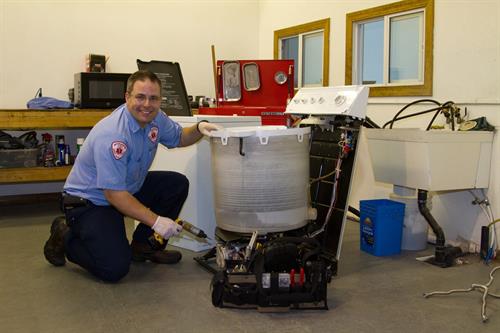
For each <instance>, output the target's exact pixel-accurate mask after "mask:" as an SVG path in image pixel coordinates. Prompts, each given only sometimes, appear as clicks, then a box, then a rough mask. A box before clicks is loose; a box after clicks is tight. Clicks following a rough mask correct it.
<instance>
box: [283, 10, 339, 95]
mask: <svg viewBox="0 0 500 333" xmlns="http://www.w3.org/2000/svg"><path fill="white" fill-rule="evenodd" d="M319 31H323V73H322V75H323V82H322V86H323V87H328V85H329V83H330V79H329V72H330V18H327V19H323V20H318V21H314V22H309V23H304V24H300V25H296V26H293V27H289V28H284V29H280V30H275V31H274V52H273V56H274V59H276V60H278V59H280V40H281V39H284V38H290V37H294V36H299V35H304V34H311V33H316V32H319ZM299 67H300V66H298V64H294V71H297V69H298V68H299ZM299 75H300V76H301V75H302V73H299ZM299 82H302V80H299ZM294 88H295V87H294ZM300 88H301V87H296V88H295V89H300Z"/></svg>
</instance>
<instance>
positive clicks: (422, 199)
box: [418, 189, 445, 247]
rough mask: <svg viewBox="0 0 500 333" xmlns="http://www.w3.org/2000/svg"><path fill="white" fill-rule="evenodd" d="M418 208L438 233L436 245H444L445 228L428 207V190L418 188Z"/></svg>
mask: <svg viewBox="0 0 500 333" xmlns="http://www.w3.org/2000/svg"><path fill="white" fill-rule="evenodd" d="M418 210H419V211H420V214H422V216H423V217H424V218H425V220H426V221H427V223H429V225H430V226H431V228H432V231H433V232H434V234H435V235H436V247H444V243H445V238H444V232H443V229H442V228H441V227H440V226H439V224H438V223H437V221H436V220H435V219H434V217H433V216H432V215H431V212H430V211H429V209H428V208H427V191H426V190H421V189H419V190H418Z"/></svg>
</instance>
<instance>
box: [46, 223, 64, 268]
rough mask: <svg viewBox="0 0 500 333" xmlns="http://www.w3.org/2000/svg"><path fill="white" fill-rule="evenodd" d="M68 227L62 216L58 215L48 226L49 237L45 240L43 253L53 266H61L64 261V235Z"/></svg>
mask: <svg viewBox="0 0 500 333" xmlns="http://www.w3.org/2000/svg"><path fill="white" fill-rule="evenodd" d="M68 230H69V228H68V226H67V225H66V219H65V218H64V216H58V217H56V218H55V219H54V221H53V222H52V225H51V227H50V237H49V239H48V240H47V241H46V242H45V246H44V247H43V254H44V255H45V259H47V261H48V262H50V263H51V264H52V265H54V266H63V265H64V264H65V263H66V257H65V255H64V235H65V234H66V232H68Z"/></svg>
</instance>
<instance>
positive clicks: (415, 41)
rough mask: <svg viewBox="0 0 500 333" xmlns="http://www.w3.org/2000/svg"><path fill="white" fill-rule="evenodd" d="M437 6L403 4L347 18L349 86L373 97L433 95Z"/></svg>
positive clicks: (427, 1) (421, 1)
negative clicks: (366, 89) (357, 86)
mask: <svg viewBox="0 0 500 333" xmlns="http://www.w3.org/2000/svg"><path fill="white" fill-rule="evenodd" d="M433 26H434V0H411V1H401V2H396V3H393V4H388V5H384V6H380V7H375V8H371V9H367V10H362V11H359V12H354V13H349V14H347V18H346V71H345V82H346V84H348V85H349V84H364V85H369V86H370V96H430V95H432V64H433V61H432V48H433Z"/></svg>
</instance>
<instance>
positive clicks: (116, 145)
mask: <svg viewBox="0 0 500 333" xmlns="http://www.w3.org/2000/svg"><path fill="white" fill-rule="evenodd" d="M111 150H112V151H113V156H114V157H115V159H117V160H119V159H120V158H122V157H123V155H124V154H125V152H126V151H127V145H126V144H125V142H122V141H113V143H112V144H111Z"/></svg>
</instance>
